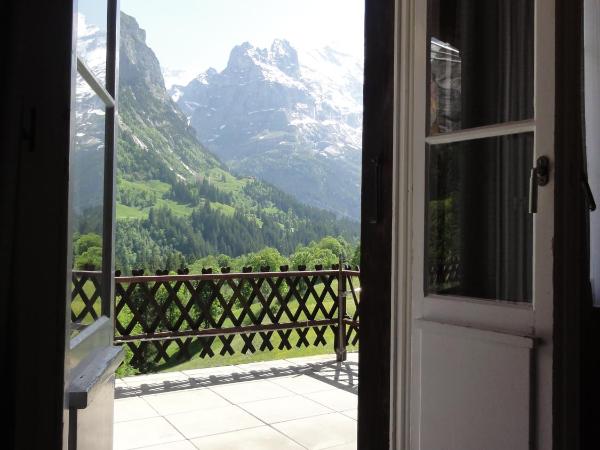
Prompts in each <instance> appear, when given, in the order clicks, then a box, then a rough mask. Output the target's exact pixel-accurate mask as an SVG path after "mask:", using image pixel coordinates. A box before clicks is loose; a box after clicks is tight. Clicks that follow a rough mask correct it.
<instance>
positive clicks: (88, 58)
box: [77, 0, 108, 84]
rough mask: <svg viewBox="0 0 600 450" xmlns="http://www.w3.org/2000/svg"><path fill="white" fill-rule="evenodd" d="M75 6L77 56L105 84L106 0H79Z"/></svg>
mask: <svg viewBox="0 0 600 450" xmlns="http://www.w3.org/2000/svg"><path fill="white" fill-rule="evenodd" d="M77 7H78V11H77V56H79V57H80V58H81V59H82V60H83V62H84V63H85V64H86V66H88V68H89V69H90V70H91V71H92V73H93V74H94V75H95V76H96V78H98V80H99V81H100V82H101V83H102V84H106V50H107V43H106V42H107V41H106V28H107V27H106V11H107V8H108V4H107V0H79V2H78V5H77Z"/></svg>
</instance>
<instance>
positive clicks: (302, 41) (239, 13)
mask: <svg viewBox="0 0 600 450" xmlns="http://www.w3.org/2000/svg"><path fill="white" fill-rule="evenodd" d="M364 1H365V0H121V9H122V10H123V11H124V12H125V13H127V14H130V15H132V16H134V17H135V18H136V19H137V21H138V23H139V24H140V26H141V27H142V28H143V29H145V30H146V38H147V42H148V45H149V46H150V47H151V48H152V49H153V50H154V51H155V52H156V54H157V56H158V59H159V60H160V62H161V65H162V66H163V67H166V68H169V69H177V70H185V71H190V72H195V73H200V72H202V71H204V70H206V69H207V68H208V67H214V68H215V69H217V70H222V69H223V68H224V67H225V65H226V64H227V59H228V56H229V52H230V51H231V49H232V48H233V47H234V46H235V45H238V44H241V43H242V42H244V41H249V42H251V43H252V44H253V45H257V46H260V47H268V46H270V44H271V42H272V41H273V39H275V38H285V39H288V40H289V41H290V42H291V43H292V45H294V46H296V47H299V48H313V47H320V46H324V45H333V46H335V48H337V49H339V50H342V51H345V52H348V53H352V54H356V55H358V56H360V55H362V49H363V21H364Z"/></svg>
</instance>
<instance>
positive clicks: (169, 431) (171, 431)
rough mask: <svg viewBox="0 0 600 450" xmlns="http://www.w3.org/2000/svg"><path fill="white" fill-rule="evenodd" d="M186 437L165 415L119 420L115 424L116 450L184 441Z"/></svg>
mask: <svg viewBox="0 0 600 450" xmlns="http://www.w3.org/2000/svg"><path fill="white" fill-rule="evenodd" d="M184 439H185V438H184V437H183V435H181V433H179V432H178V431H177V430H176V429H175V428H174V427H173V426H172V425H171V424H170V423H169V422H167V421H166V420H165V419H164V418H163V417H151V418H149V419H141V420H131V421H128V422H118V423H116V424H115V426H114V445H113V448H114V449H115V450H127V449H133V448H141V447H147V446H150V445H159V444H165V443H168V442H175V441H182V440H184Z"/></svg>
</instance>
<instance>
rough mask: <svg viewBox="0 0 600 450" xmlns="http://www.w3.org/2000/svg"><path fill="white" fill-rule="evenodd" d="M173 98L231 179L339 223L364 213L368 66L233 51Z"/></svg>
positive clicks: (280, 48) (316, 56)
mask: <svg viewBox="0 0 600 450" xmlns="http://www.w3.org/2000/svg"><path fill="white" fill-rule="evenodd" d="M170 92H171V94H172V96H173V98H174V99H175V100H176V101H177V103H178V105H179V106H180V107H181V109H182V111H183V112H184V113H185V114H186V115H187V116H188V117H189V120H190V124H191V125H192V126H193V127H194V129H195V130H196V134H197V136H198V139H199V140H200V142H202V143H203V144H204V145H206V146H207V148H208V149H210V150H211V151H212V152H214V153H215V154H216V155H218V156H219V157H220V158H221V159H222V160H223V161H224V162H226V163H227V165H228V166H229V167H231V169H233V170H234V171H235V172H237V173H240V174H242V175H247V176H255V177H257V178H259V179H261V180H265V181H268V182H269V183H272V184H273V185H275V186H277V187H279V188H281V189H282V190H284V191H285V192H287V193H290V194H292V195H294V196H295V197H296V198H298V199H299V200H301V201H303V202H305V203H307V204H310V205H313V206H317V207H319V208H324V209H328V210H330V211H333V212H335V213H336V214H338V215H340V216H346V217H352V218H354V219H358V218H359V216H360V170H361V130H362V67H361V66H360V64H359V63H358V62H356V61H354V60H353V58H351V57H350V56H348V55H345V54H342V53H339V52H336V51H335V50H333V49H331V48H324V49H322V50H319V51H312V52H309V53H303V54H301V55H300V56H299V55H298V53H297V51H296V50H295V49H294V48H293V47H292V46H291V45H290V44H289V42H287V41H285V40H275V41H274V42H273V44H272V46H271V48H270V49H260V48H256V47H253V46H252V45H251V44H249V43H247V42H246V43H244V44H242V45H239V46H236V47H235V48H234V49H233V50H232V51H231V54H230V57H229V62H228V65H227V67H226V68H225V69H224V70H223V71H222V72H220V73H219V72H217V71H216V70H214V69H209V70H208V71H206V72H205V73H203V74H201V75H199V76H198V77H197V78H196V79H194V80H192V81H191V82H190V83H189V84H188V85H187V86H185V87H183V86H174V87H173V88H172V89H171V91H170Z"/></svg>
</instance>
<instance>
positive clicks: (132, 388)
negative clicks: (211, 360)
mask: <svg viewBox="0 0 600 450" xmlns="http://www.w3.org/2000/svg"><path fill="white" fill-rule="evenodd" d="M357 392H358V354H356V353H350V354H348V359H347V361H344V362H343V363H337V362H336V361H335V355H322V356H313V357H306V358H293V359H285V360H277V361H266V362H259V363H250V364H244V365H238V366H227V367H215V368H208V369H196V370H187V371H182V372H168V373H160V374H155V375H141V376H137V377H129V378H122V379H120V380H117V382H116V389H115V418H114V420H115V427H114V448H115V449H117V450H119V449H148V450H149V449H162V450H187V449H205V450H237V449H243V450H270V449H277V450H285V449H289V450H293V449H311V450H312V449H331V450H334V449H335V450H348V449H352V450H356V407H357Z"/></svg>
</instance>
